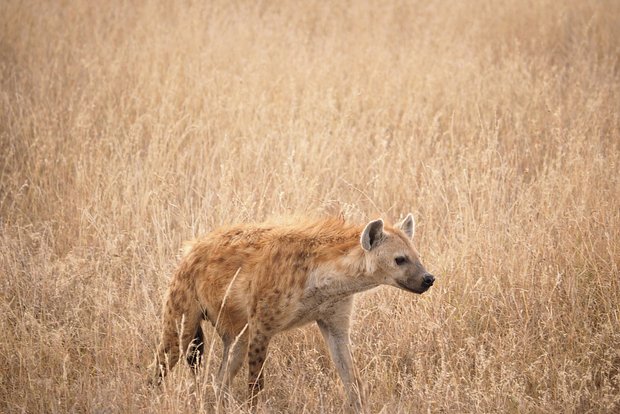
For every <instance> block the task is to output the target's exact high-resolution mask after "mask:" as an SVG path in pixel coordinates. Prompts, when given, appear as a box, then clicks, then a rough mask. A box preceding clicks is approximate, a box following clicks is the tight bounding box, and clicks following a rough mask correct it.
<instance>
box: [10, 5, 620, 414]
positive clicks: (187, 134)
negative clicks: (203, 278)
mask: <svg viewBox="0 0 620 414" xmlns="http://www.w3.org/2000/svg"><path fill="white" fill-rule="evenodd" d="M348 3H349V4H344V3H342V2H337V3H336V2H335V3H330V2H313V1H310V2H274V3H273V4H271V3H270V2H250V1H248V2H245V1H234V2H230V1H222V2H204V1H195V2H194V1H185V2H182V3H181V2H173V1H146V2H135V4H134V2H127V1H120V0H119V1H116V0H114V1H106V2H92V1H71V2H30V1H14V0H6V1H2V2H1V3H0V154H1V155H0V157H1V158H0V180H1V181H0V332H2V333H1V334H0V411H1V412H7V413H10V412H30V413H38V412H101V413H103V412H119V413H125V412H145V413H152V412H162V413H164V412H165V413H170V412H179V413H194V412H196V410H197V409H205V410H207V411H212V410H213V399H214V397H213V390H212V387H211V374H212V373H213V368H214V366H215V365H216V364H217V363H218V362H219V342H216V343H215V353H214V356H213V358H211V366H210V367H208V369H204V370H203V371H202V372H201V374H200V375H199V376H198V377H197V379H196V380H194V379H193V377H192V375H191V374H190V372H189V370H188V369H187V368H186V367H181V368H178V369H176V370H175V372H174V373H173V374H172V375H171V376H170V377H169V378H168V379H167V381H166V383H165V386H164V387H163V388H161V389H151V388H149V387H148V386H146V384H145V375H146V369H145V368H146V365H147V364H148V363H149V362H150V359H151V357H152V352H153V348H154V346H155V343H156V339H157V336H158V333H159V327H160V321H159V309H160V306H161V301H162V296H163V293H164V290H165V287H166V283H167V280H168V278H169V276H170V274H171V271H172V269H173V268H174V266H175V263H176V254H177V249H178V248H179V247H180V245H181V242H182V241H183V240H184V239H187V238H190V237H192V236H194V235H198V234H202V233H204V232H207V231H209V230H210V229H212V228H214V227H215V226H218V225H221V224H224V223H229V222H236V221H254V220H262V219H264V218H266V217H268V216H271V215H281V214H289V213H291V214H318V213H321V212H322V211H329V210H333V209H334V208H338V206H341V207H342V208H343V209H344V210H345V212H346V214H347V215H348V216H349V217H350V218H352V219H357V220H365V219H367V218H374V217H377V216H382V217H384V218H386V219H389V220H394V219H397V218H398V217H399V216H400V215H401V214H403V213H405V212H408V211H410V210H411V211H413V213H414V214H415V216H416V218H417V220H418V223H419V224H418V231H417V235H416V238H417V245H418V248H419V250H420V251H421V252H422V254H423V259H424V261H425V263H426V264H427V267H428V269H429V270H430V271H432V272H433V273H435V274H437V275H438V276H439V277H438V283H437V284H436V286H435V287H433V289H432V290H431V292H430V293H428V294H426V295H423V296H420V297H414V296H412V295H409V294H407V293H405V292H400V291H396V290H395V289H389V288H380V289H377V290H374V291H371V292H369V293H367V294H364V295H362V296H361V297H360V298H359V299H358V302H357V317H356V320H355V324H354V329H353V341H354V346H355V354H356V358H357V360H358V365H359V366H360V368H361V369H362V371H363V374H364V376H365V377H366V378H367V382H368V383H369V384H371V386H372V387H371V395H370V404H371V408H372V411H373V412H379V411H381V412H383V413H392V412H403V413H405V412H416V411H417V412H450V413H463V412H476V413H478V412H528V413H529V412H534V413H536V412H540V413H547V412H618V410H620V310H619V305H618V304H619V303H620V280H619V269H618V266H619V262H620V207H619V204H620V180H619V174H618V171H619V169H620V165H619V162H620V3H619V2H617V1H615V0H589V1H588V0H583V1H579V2H577V1H575V2H562V1H554V0H553V1H552V0H547V1H544V0H543V1H531V2H522V1H516V0H515V1H493V2H490V1H485V0H473V1H468V2H452V1H431V2H429V1H414V2H404V1H391V2H385V1H367V2H348ZM207 331H208V332H211V331H210V329H208V330H207ZM210 339H211V337H209V340H210ZM271 349H272V352H271V353H270V355H269V359H268V364H267V367H266V370H267V390H266V392H265V393H264V394H263V400H264V402H263V404H262V408H263V409H264V411H266V412H339V411H341V410H342V407H343V394H342V390H341V387H340V385H339V382H338V378H337V376H336V374H335V371H334V370H333V367H332V365H331V362H330V360H329V359H328V357H327V356H326V351H325V346H324V345H323V343H322V340H321V338H320V334H319V333H318V330H317V329H316V328H315V327H307V328H304V329H299V330H295V331H292V332H290V333H287V334H285V335H282V336H280V337H279V338H277V339H276V341H275V343H274V344H273V346H272V348H271ZM242 382H243V381H242V380H240V381H239V383H238V384H237V388H236V392H237V395H238V396H239V397H240V398H241V397H243V396H244V395H245V387H244V386H243V385H242Z"/></svg>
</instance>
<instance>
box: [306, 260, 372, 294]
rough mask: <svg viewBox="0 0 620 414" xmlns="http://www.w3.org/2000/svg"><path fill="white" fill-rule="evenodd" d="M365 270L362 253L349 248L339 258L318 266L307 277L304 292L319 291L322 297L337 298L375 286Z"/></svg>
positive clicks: (313, 292)
mask: <svg viewBox="0 0 620 414" xmlns="http://www.w3.org/2000/svg"><path fill="white" fill-rule="evenodd" d="M377 286H378V283H376V281H375V280H374V278H372V277H371V275H370V274H369V273H368V272H367V270H366V265H365V263H364V261H363V253H362V252H361V251H360V252H358V251H356V249H353V250H350V251H349V252H347V253H346V254H344V255H343V256H342V257H341V258H339V259H338V260H335V261H330V262H326V263H323V264H321V265H320V266H318V267H317V268H316V269H315V270H314V271H312V272H311V274H310V275H309V277H308V282H307V284H306V294H307V295H315V294H317V293H318V292H320V296H321V297H323V298H324V299H338V298H343V297H346V296H350V295H353V294H355V293H359V292H363V291H365V290H369V289H372V288H374V287H377Z"/></svg>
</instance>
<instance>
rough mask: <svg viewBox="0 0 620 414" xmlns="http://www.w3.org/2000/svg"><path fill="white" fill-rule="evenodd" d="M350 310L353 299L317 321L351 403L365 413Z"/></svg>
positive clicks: (357, 409) (363, 393)
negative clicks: (352, 345) (353, 347)
mask: <svg viewBox="0 0 620 414" xmlns="http://www.w3.org/2000/svg"><path fill="white" fill-rule="evenodd" d="M350 312H351V301H350V300H349V301H347V302H343V303H342V304H341V305H340V306H339V307H338V309H337V310H336V311H335V312H334V313H333V314H332V315H329V316H326V317H323V318H322V319H320V320H318V321H317V323H318V325H319V328H320V330H321V334H323V338H324V339H325V342H327V346H328V347H329V353H330V354H331V357H332V360H333V361H334V364H335V365H336V370H337V371H338V374H339V376H340V379H341V380H342V383H343V385H344V389H345V391H346V393H347V398H348V400H349V405H350V406H351V408H352V409H353V411H355V412H356V413H365V412H366V405H365V392H364V386H363V383H362V381H361V379H360V376H359V373H358V372H357V369H356V368H355V365H354V363H353V354H352V353H351V345H350V339H349V318H350Z"/></svg>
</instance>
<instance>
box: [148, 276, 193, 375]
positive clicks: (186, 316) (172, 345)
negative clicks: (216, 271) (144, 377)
mask: <svg viewBox="0 0 620 414" xmlns="http://www.w3.org/2000/svg"><path fill="white" fill-rule="evenodd" d="M184 267H185V266H183V265H182V266H181V268H180V269H179V270H178V271H177V273H176V274H175V275H174V276H173V279H172V281H171V284H170V288H169V289H168V297H167V299H166V302H165V305H164V311H163V331H162V334H161V340H160V342H159V345H158V346H157V353H156V356H155V361H154V362H153V365H152V372H151V375H152V376H151V382H152V383H155V384H159V383H160V382H161V380H162V378H163V377H164V376H165V375H166V373H167V372H168V371H170V370H171V369H172V368H174V366H175V365H176V363H177V362H178V361H179V358H180V356H181V354H183V355H184V356H185V357H186V359H187V362H189V364H190V365H192V367H197V366H198V364H199V362H200V359H201V358H200V355H201V354H202V352H203V350H204V345H203V332H202V328H201V326H200V323H201V321H202V319H203V312H202V311H201V309H200V306H199V304H198V302H197V301H196V298H195V296H194V291H193V286H192V282H191V280H192V278H190V277H188V272H187V269H184Z"/></svg>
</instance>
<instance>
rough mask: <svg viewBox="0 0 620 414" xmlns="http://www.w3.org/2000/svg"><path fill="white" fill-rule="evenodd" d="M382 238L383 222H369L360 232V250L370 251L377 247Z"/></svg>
mask: <svg viewBox="0 0 620 414" xmlns="http://www.w3.org/2000/svg"><path fill="white" fill-rule="evenodd" d="M382 238H383V220H381V219H379V220H375V221H371V222H370V223H368V224H367V225H366V227H365V228H364V231H363V232H362V237H361V238H360V242H361V243H362V248H363V249H364V250H366V251H370V249H372V248H373V247H375V246H376V245H377V243H379V242H380V241H381V239H382Z"/></svg>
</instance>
